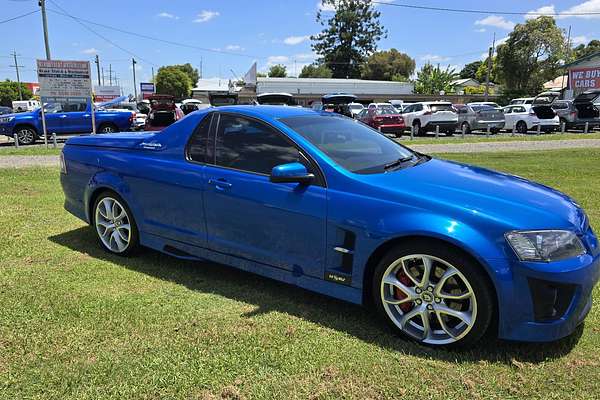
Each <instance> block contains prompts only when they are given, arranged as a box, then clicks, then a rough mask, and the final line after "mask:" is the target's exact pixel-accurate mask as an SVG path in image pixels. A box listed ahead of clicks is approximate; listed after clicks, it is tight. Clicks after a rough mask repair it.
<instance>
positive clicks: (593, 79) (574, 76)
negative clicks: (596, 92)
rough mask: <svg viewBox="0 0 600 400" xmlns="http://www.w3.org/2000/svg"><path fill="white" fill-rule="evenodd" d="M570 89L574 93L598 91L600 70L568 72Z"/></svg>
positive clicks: (581, 69) (586, 69)
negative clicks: (590, 90) (589, 90)
mask: <svg viewBox="0 0 600 400" xmlns="http://www.w3.org/2000/svg"><path fill="white" fill-rule="evenodd" d="M569 82H570V88H571V89H572V90H573V91H576V92H583V91H585V90H588V89H600V68H577V69H572V70H570V71H569Z"/></svg>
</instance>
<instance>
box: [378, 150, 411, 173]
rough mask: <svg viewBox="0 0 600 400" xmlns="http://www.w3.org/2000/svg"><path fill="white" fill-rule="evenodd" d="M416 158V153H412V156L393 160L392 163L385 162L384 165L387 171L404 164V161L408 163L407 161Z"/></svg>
mask: <svg viewBox="0 0 600 400" xmlns="http://www.w3.org/2000/svg"><path fill="white" fill-rule="evenodd" d="M414 158H415V155H414V154H412V155H410V156H407V157H402V158H399V159H397V160H396V161H392V162H391V163H389V164H385V165H384V166H383V169H384V170H386V171H387V170H389V169H392V168H396V167H399V166H401V165H402V164H404V163H406V162H409V161H412V160H413V159H414Z"/></svg>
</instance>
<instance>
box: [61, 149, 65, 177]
mask: <svg viewBox="0 0 600 400" xmlns="http://www.w3.org/2000/svg"><path fill="white" fill-rule="evenodd" d="M60 172H61V174H65V175H66V174H67V163H66V162H65V153H63V152H62V151H61V152H60Z"/></svg>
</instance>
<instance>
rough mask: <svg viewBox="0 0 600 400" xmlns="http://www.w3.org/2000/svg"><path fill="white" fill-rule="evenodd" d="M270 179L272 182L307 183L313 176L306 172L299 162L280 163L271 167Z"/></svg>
mask: <svg viewBox="0 0 600 400" xmlns="http://www.w3.org/2000/svg"><path fill="white" fill-rule="evenodd" d="M269 179H270V181H271V182H273V183H299V184H301V185H309V184H310V183H311V182H312V181H313V180H314V179H315V176H314V175H313V174H311V173H309V172H308V170H307V169H306V167H305V166H304V165H302V164H300V163H299V162H294V163H289V164H281V165H277V166H275V167H273V170H272V171H271V176H270V178H269Z"/></svg>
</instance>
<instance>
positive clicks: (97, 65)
mask: <svg viewBox="0 0 600 400" xmlns="http://www.w3.org/2000/svg"><path fill="white" fill-rule="evenodd" d="M94 62H95V63H96V70H97V71H98V86H102V83H101V82H100V57H98V54H96V61H94Z"/></svg>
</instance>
